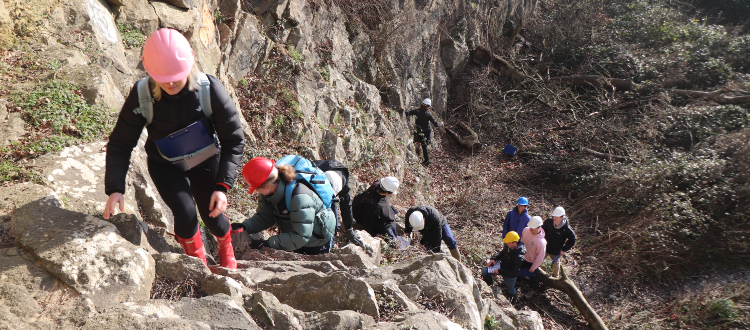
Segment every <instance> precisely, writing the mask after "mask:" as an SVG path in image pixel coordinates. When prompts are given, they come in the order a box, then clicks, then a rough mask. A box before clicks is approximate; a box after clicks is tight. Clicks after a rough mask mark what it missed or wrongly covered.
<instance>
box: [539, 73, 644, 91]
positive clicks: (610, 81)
mask: <svg viewBox="0 0 750 330" xmlns="http://www.w3.org/2000/svg"><path fill="white" fill-rule="evenodd" d="M549 81H550V82H554V83H565V84H569V85H573V86H594V85H599V86H607V87H612V88H613V89H615V90H620V91H631V90H634V89H635V87H636V86H635V83H633V82H632V81H630V80H625V79H617V78H607V77H600V76H567V77H557V78H551V79H550V80H549Z"/></svg>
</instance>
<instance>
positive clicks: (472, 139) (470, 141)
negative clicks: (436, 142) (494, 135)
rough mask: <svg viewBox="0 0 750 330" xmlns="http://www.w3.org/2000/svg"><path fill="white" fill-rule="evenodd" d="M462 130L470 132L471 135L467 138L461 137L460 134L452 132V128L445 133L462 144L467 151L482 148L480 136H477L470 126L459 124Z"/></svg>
mask: <svg viewBox="0 0 750 330" xmlns="http://www.w3.org/2000/svg"><path fill="white" fill-rule="evenodd" d="M458 125H459V126H461V128H463V129H464V130H466V131H467V132H469V135H467V136H461V135H459V134H458V133H456V132H454V131H452V130H451V129H450V128H447V127H446V128H445V131H446V132H447V133H448V135H450V136H451V137H452V138H453V139H454V140H456V142H458V144H460V145H461V146H462V147H464V148H466V149H473V148H481V147H482V144H481V143H480V142H479V136H477V133H476V132H474V131H473V130H472V129H471V128H470V127H469V125H466V123H464V122H459V123H458Z"/></svg>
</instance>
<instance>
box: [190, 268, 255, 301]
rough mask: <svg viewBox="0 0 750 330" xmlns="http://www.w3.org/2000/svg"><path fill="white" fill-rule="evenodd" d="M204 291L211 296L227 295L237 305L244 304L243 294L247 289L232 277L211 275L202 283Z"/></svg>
mask: <svg viewBox="0 0 750 330" xmlns="http://www.w3.org/2000/svg"><path fill="white" fill-rule="evenodd" d="M200 283H201V288H202V289H203V291H205V292H206V293H208V294H210V295H216V294H220V293H222V294H225V295H227V296H229V297H231V298H232V299H234V300H235V301H237V303H240V304H241V303H242V293H243V291H245V288H244V287H243V286H242V284H240V283H238V282H237V281H235V280H234V279H232V278H231V277H227V276H221V275H215V274H211V275H209V276H206V277H205V278H203V280H202V281H201V282H200Z"/></svg>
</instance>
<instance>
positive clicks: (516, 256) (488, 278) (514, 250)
mask: <svg viewBox="0 0 750 330" xmlns="http://www.w3.org/2000/svg"><path fill="white" fill-rule="evenodd" d="M520 239H521V237H520V236H518V233H516V232H515V231H510V232H508V233H507V234H505V238H504V239H503V243H505V246H503V249H502V251H500V252H498V253H497V254H495V255H494V256H492V257H491V258H490V260H488V261H487V267H484V268H482V279H483V280H484V281H485V282H486V283H487V284H488V285H492V281H493V276H494V275H501V276H502V277H503V282H505V287H506V289H508V295H509V296H510V298H511V300H512V299H513V298H515V297H516V296H517V295H518V291H516V278H517V277H518V270H519V269H521V264H523V256H524V254H526V247H525V246H524V244H523V243H522V242H520V241H519V240H520Z"/></svg>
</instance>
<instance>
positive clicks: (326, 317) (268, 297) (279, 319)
mask: <svg viewBox="0 0 750 330" xmlns="http://www.w3.org/2000/svg"><path fill="white" fill-rule="evenodd" d="M245 308H247V309H248V310H249V311H251V313H253V315H254V316H255V318H256V319H257V320H259V321H260V322H261V323H263V324H264V325H265V326H267V327H272V328H274V329H299V330H302V329H340V330H345V329H366V328H370V327H371V326H373V325H374V323H375V321H374V320H373V318H372V317H371V316H369V315H364V314H361V313H357V312H355V311H329V312H323V313H318V312H302V311H299V310H297V309H294V308H292V307H291V306H289V305H286V304H282V303H281V302H280V301H279V300H278V299H276V297H275V296H274V295H272V294H270V293H268V292H265V291H257V292H255V293H254V294H253V295H252V296H251V297H250V299H247V300H246V302H245Z"/></svg>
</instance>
